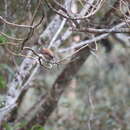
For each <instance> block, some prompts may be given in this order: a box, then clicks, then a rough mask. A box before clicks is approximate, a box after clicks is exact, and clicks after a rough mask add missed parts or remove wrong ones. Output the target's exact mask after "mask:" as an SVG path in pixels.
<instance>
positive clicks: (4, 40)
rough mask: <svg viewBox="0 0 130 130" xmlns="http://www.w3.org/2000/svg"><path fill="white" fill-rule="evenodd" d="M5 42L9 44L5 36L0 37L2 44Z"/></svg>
mask: <svg viewBox="0 0 130 130" xmlns="http://www.w3.org/2000/svg"><path fill="white" fill-rule="evenodd" d="M4 42H7V39H6V38H5V37H4V36H2V35H0V43H4Z"/></svg>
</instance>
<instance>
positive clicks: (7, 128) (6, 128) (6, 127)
mask: <svg viewBox="0 0 130 130" xmlns="http://www.w3.org/2000/svg"><path fill="white" fill-rule="evenodd" d="M4 128H5V130H13V128H12V127H11V126H10V125H9V124H7V123H5V124H4Z"/></svg>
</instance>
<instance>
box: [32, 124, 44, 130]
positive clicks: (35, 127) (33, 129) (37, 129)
mask: <svg viewBox="0 0 130 130" xmlns="http://www.w3.org/2000/svg"><path fill="white" fill-rule="evenodd" d="M31 130H45V129H44V128H43V127H42V126H41V125H34V126H33V127H32V128H31Z"/></svg>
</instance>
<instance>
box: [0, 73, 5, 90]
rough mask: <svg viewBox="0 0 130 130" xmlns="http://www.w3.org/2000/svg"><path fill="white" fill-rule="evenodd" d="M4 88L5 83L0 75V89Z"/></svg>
mask: <svg viewBox="0 0 130 130" xmlns="http://www.w3.org/2000/svg"><path fill="white" fill-rule="evenodd" d="M5 87H6V81H5V79H4V77H3V76H2V75H0V88H1V89H3V88H5Z"/></svg>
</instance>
